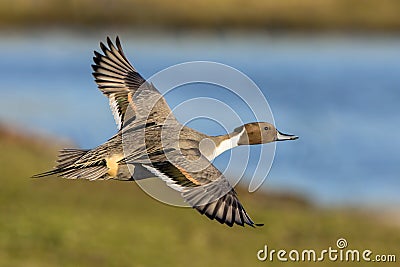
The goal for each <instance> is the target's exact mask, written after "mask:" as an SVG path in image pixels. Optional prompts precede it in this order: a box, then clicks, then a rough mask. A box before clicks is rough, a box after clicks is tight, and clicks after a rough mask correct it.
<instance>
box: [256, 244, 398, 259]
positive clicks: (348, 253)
mask: <svg viewBox="0 0 400 267" xmlns="http://www.w3.org/2000/svg"><path fill="white" fill-rule="evenodd" d="M347 246H348V243H347V240H346V239H344V238H339V239H338V240H337V241H336V247H337V249H336V248H332V247H328V248H327V249H323V250H320V251H317V250H315V249H303V250H298V249H292V250H290V251H288V250H286V249H279V250H275V249H268V246H267V245H264V248H263V249H260V250H259V251H258V252H257V259H258V260H259V261H267V260H268V261H282V262H285V261H291V262H299V261H309V262H317V261H324V260H329V261H333V262H335V261H341V262H345V261H346V262H360V261H364V262H396V255H394V254H373V252H372V251H371V250H369V249H364V250H358V249H347Z"/></svg>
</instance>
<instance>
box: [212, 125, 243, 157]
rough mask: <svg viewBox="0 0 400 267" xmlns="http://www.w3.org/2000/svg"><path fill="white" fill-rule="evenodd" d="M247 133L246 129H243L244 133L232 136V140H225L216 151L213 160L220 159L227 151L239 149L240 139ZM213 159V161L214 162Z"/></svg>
mask: <svg viewBox="0 0 400 267" xmlns="http://www.w3.org/2000/svg"><path fill="white" fill-rule="evenodd" d="M244 132H245V127H243V129H242V131H241V132H240V133H238V134H236V135H234V136H232V137H231V138H228V139H225V140H223V141H222V142H221V143H220V144H219V145H218V146H217V147H216V148H215V150H214V153H213V158H212V159H215V158H216V157H218V156H219V155H221V154H222V153H224V152H225V151H227V150H229V149H232V148H234V147H237V146H238V145H239V144H238V143H239V140H240V137H241V136H242V134H243V133H244ZM212 159H211V160H212Z"/></svg>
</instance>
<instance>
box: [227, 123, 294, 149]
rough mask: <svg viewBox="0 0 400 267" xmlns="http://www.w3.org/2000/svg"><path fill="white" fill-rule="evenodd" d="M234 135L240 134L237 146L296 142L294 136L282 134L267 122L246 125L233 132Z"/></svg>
mask: <svg viewBox="0 0 400 267" xmlns="http://www.w3.org/2000/svg"><path fill="white" fill-rule="evenodd" d="M234 133H242V134H241V136H240V139H239V141H238V145H258V144H266V143H270V142H275V141H285V140H296V139H297V138H299V137H298V136H295V135H290V134H284V133H281V132H280V131H278V130H277V129H276V128H275V126H273V125H272V124H270V123H268V122H251V123H246V124H245V125H242V126H240V127H238V128H236V129H235V130H234Z"/></svg>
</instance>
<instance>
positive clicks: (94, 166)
mask: <svg viewBox="0 0 400 267" xmlns="http://www.w3.org/2000/svg"><path fill="white" fill-rule="evenodd" d="M88 151H89V150H84V149H73V148H67V149H63V150H61V151H60V154H59V156H58V160H57V166H56V167H55V169H54V170H51V171H48V172H44V173H39V174H36V175H33V176H32V177H33V178H40V177H45V176H50V175H54V174H57V175H59V176H61V177H64V178H67V179H79V178H85V179H89V180H96V179H102V178H104V175H105V174H106V173H107V172H108V168H107V165H106V163H105V161H104V160H99V161H97V162H93V163H91V164H90V165H83V164H76V162H77V161H78V160H79V159H81V158H82V157H83V156H84V155H85V154H86V153H87V152H88Z"/></svg>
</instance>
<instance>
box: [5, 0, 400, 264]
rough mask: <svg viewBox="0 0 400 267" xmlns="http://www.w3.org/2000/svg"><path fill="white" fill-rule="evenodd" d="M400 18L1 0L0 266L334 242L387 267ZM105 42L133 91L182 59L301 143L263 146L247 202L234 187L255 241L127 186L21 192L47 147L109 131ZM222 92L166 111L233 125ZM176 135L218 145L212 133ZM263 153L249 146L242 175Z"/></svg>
mask: <svg viewBox="0 0 400 267" xmlns="http://www.w3.org/2000/svg"><path fill="white" fill-rule="evenodd" d="M399 14H400V2H399V1H397V0H384V1H379V0H365V1H357V0H326V1H312V0H303V1H295V0H291V1H289V0H288V1H278V0H270V1H256V0H252V1H246V2H243V1H237V0H223V1H218V2H215V1H208V0H206V1H204V0H203V1H197V0H194V1H185V2H181V1H173V0H172V1H162V0H151V1H143V0H132V1H129V0H118V1H110V0H101V1H100V0H97V1H94V0H80V1H76V0H69V1H68V0H63V1H61V0H13V1H11V0H2V1H1V3H0V92H1V97H0V151H2V152H3V153H0V167H1V174H0V179H1V180H0V181H1V186H0V266H94V265H96V266H160V265H164V266H182V265H188V264H190V265H193V266H204V265H211V264H212V265H222V266H228V265H229V266H243V265H246V266H253V265H260V264H267V263H266V262H265V263H259V262H258V260H257V256H256V254H257V251H258V250H259V249H262V248H263V246H264V245H265V244H267V245H268V247H269V248H271V249H276V250H278V249H286V250H290V249H300V250H301V249H320V250H322V249H327V248H328V247H329V246H332V247H335V246H336V245H335V244H336V240H337V239H338V238H341V237H343V238H346V239H347V241H348V243H349V248H350V249H357V248H358V249H362V250H363V249H371V250H372V251H373V252H374V254H396V253H397V261H399V260H400V254H399V247H400V234H399V227H400V213H399V205H400V196H399V194H398V192H399V189H400V179H399V173H400V165H399V162H400V155H399V151H400V140H399V138H398V136H397V135H398V132H399V130H400V128H399V118H400V109H399V104H398V103H400V49H399V48H400V16H399ZM117 35H118V36H119V37H120V38H121V40H122V45H123V47H124V50H125V54H126V55H127V57H128V58H129V59H130V60H131V62H132V63H133V64H134V66H135V67H136V68H137V69H138V70H139V72H140V73H141V74H142V75H143V76H144V77H146V78H147V77H150V76H152V75H153V74H155V73H157V72H158V71H161V70H163V69H164V68H166V67H169V66H171V65H174V64H178V63H182V62H186V61H193V60H209V61H216V62H220V63H223V64H227V65H229V66H232V67H234V68H236V69H238V70H239V71H241V72H243V73H245V74H246V75H248V76H249V78H250V79H252V80H253V81H254V82H255V83H256V84H257V85H258V86H259V88H260V89H261V90H262V92H263V94H264V95H265V97H266V99H267V100H268V102H269V105H270V107H271V109H272V112H273V114H274V118H275V124H276V126H277V128H278V129H280V130H281V131H282V132H287V133H292V134H296V135H299V136H300V139H299V140H297V141H295V142H290V143H289V142H288V143H279V144H277V147H276V155H275V160H274V163H273V165H272V168H271V171H270V173H269V175H268V178H267V179H266V181H265V182H264V184H263V186H262V187H261V188H260V189H259V190H258V191H257V192H255V193H251V194H250V193H248V192H247V187H248V184H249V179H246V177H245V179H243V180H242V181H241V183H240V184H239V186H238V189H237V190H238V191H239V197H240V199H241V201H242V203H243V205H244V206H245V208H246V210H247V212H248V213H249V214H250V215H251V216H252V218H253V219H254V220H255V221H256V222H262V223H264V224H265V226H264V227H262V228H259V229H249V228H241V227H234V228H229V227H227V226H224V225H219V223H217V222H214V221H209V220H208V219H207V218H205V217H204V216H200V215H199V214H197V212H195V211H192V210H190V209H186V208H176V207H170V206H167V205H164V204H161V203H159V202H157V201H155V200H154V199H152V198H151V197H149V196H147V195H146V194H145V193H144V192H142V191H141V190H140V188H138V187H137V186H136V185H135V183H122V182H116V181H107V182H88V181H66V180H62V179H57V178H55V177H54V178H44V179H41V180H33V179H30V178H29V177H30V176H31V175H33V174H35V173H38V172H42V171H45V170H47V169H50V168H52V166H53V162H54V160H55V159H56V154H57V150H58V149H59V148H61V147H66V146H72V147H83V148H92V147H94V146H97V145H99V144H101V143H103V142H104V141H106V140H107V139H108V138H109V137H111V136H112V135H113V134H114V133H115V132H116V128H115V124H114V121H113V117H112V115H111V112H110V110H109V108H108V101H107V99H106V98H105V97H104V96H103V95H102V94H101V93H100V92H99V91H98V89H97V87H96V85H95V83H94V81H93V78H92V76H91V67H90V65H91V64H92V56H93V50H99V42H100V41H104V40H105V38H106V36H110V37H111V38H113V39H114V38H115V37H116V36H117ZM220 89H221V88H217V87H212V86H206V85H190V86H184V87H182V88H177V90H174V91H172V92H171V93H170V94H168V95H167V96H166V99H167V101H168V103H169V104H170V105H171V106H172V107H174V106H177V105H179V103H182V102H183V101H186V100H188V99H191V98H193V97H213V98H216V99H220V100H221V99H222V100H224V101H225V103H226V104H228V105H230V106H231V107H232V108H233V109H234V110H235V111H237V112H238V113H245V109H244V108H243V107H242V106H241V105H240V103H238V100H237V99H235V98H234V97H233V96H232V95H229V94H227V93H226V91H224V90H220ZM257 101H258V99H254V103H256V102H257ZM209 108H212V107H209ZM199 112H201V110H199ZM216 112H217V110H216ZM226 119H227V120H229V117H227V118H226ZM248 120H249V121H250V117H249V119H248ZM190 126H192V127H193V128H196V129H197V130H200V131H203V132H206V133H208V134H213V135H214V134H215V135H217V134H223V133H224V132H223V129H222V128H221V127H219V126H218V125H216V124H215V123H212V122H210V121H204V120H195V121H193V122H191V124H190ZM268 146H269V145H266V146H253V147H251V149H250V154H251V157H250V166H249V167H248V168H249V170H248V171H246V173H245V174H246V175H248V177H250V176H251V175H253V174H252V173H251V170H252V169H254V166H253V165H254V164H256V163H257V157H256V156H257V155H258V153H259V152H260V151H261V150H263V149H268ZM241 149H242V148H236V149H234V150H233V151H231V153H232V154H235V153H237V154H240V153H242V152H243V151H242V150H241ZM230 156H231V154H230V153H226V154H223V155H221V156H220V157H219V158H218V159H217V160H216V161H215V165H216V166H217V167H219V168H220V169H223V168H224V166H226V164H227V162H228V160H229V157H230ZM234 165H235V166H238V168H240V167H244V168H245V167H246V166H241V165H240V162H237V163H235V164H234ZM230 175H231V176H234V175H235V173H234V172H231V173H230ZM268 264H269V265H277V266H278V265H282V263H279V262H276V261H274V262H268ZM296 264H298V265H299V266H303V265H304V266H308V263H307V262H300V263H296ZM318 264H320V265H324V266H329V265H332V266H333V265H334V264H335V262H329V261H327V260H326V261H324V262H320V263H318ZM392 264H393V263H392ZM352 265H353V264H352ZM360 265H363V263H360ZM385 266H391V263H385ZM392 266H395V264H393V265H392Z"/></svg>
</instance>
